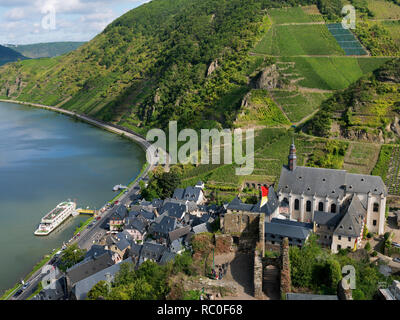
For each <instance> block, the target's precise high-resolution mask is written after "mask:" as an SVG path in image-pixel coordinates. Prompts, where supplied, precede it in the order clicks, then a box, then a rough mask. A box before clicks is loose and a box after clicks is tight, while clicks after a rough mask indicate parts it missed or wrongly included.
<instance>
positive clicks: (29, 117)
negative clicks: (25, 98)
mask: <svg viewBox="0 0 400 320" xmlns="http://www.w3.org/2000/svg"><path fill="white" fill-rule="evenodd" d="M145 161H146V156H145V153H144V151H143V150H142V149H141V147H140V146H139V145H136V144H135V143H132V142H130V141H128V140H126V139H123V138H121V137H119V136H117V135H114V134H112V133H108V132H106V131H104V130H100V129H98V128H95V127H93V126H91V125H89V124H86V123H82V122H78V121H75V120H73V119H71V118H69V117H67V116H64V115H60V114H58V113H54V112H51V111H46V110H41V109H35V108H30V107H27V106H20V105H16V104H9V103H0V293H1V292H3V291H5V290H6V289H8V288H10V287H12V286H13V285H14V284H15V283H16V282H18V281H19V280H20V279H22V278H23V277H24V276H26V274H27V273H29V272H30V271H31V270H32V268H33V266H34V265H35V264H36V263H37V262H38V261H40V260H41V258H42V257H43V256H44V255H46V254H48V253H49V252H51V251H52V249H54V248H57V247H60V246H61V245H62V243H63V242H64V241H66V240H68V239H70V238H71V237H72V236H73V233H74V231H75V229H76V227H77V226H79V224H80V222H81V221H83V220H85V219H87V217H83V216H78V217H75V218H70V219H69V220H67V221H66V222H65V223H64V224H63V225H62V226H60V227H59V228H58V229H56V230H55V231H54V232H53V233H52V234H50V235H49V236H47V237H36V236H34V235H33V232H34V231H35V230H36V227H37V226H38V224H39V222H40V220H41V218H42V217H43V216H44V215H45V214H46V213H47V212H49V211H50V210H51V209H53V208H54V207H55V206H56V205H57V204H58V203H60V202H62V201H65V200H68V199H71V200H76V201H77V205H78V207H81V208H86V207H87V206H89V207H90V208H97V209H98V208H101V207H102V206H103V205H104V204H105V203H106V202H107V201H109V200H111V199H112V198H113V197H114V196H115V194H114V193H113V191H112V187H113V186H114V185H116V184H120V183H121V184H128V183H129V182H130V181H132V180H133V179H134V178H136V177H137V176H138V175H139V173H140V170H141V168H142V166H143V164H144V163H145Z"/></svg>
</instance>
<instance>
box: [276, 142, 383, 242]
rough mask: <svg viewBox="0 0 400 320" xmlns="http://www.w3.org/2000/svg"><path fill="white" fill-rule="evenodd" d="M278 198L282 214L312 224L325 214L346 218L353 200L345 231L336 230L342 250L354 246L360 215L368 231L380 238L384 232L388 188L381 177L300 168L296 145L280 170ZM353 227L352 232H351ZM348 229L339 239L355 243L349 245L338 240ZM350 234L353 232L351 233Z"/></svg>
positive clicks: (344, 226) (291, 148) (341, 171)
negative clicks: (347, 239) (348, 239)
mask: <svg viewBox="0 0 400 320" xmlns="http://www.w3.org/2000/svg"><path fill="white" fill-rule="evenodd" d="M277 195H278V198H279V203H280V213H281V214H282V213H284V214H286V217H287V218H288V219H292V220H297V221H300V222H313V221H315V219H316V217H317V219H319V220H320V219H322V220H323V218H322V215H323V214H322V213H330V214H331V215H329V217H330V218H332V217H333V216H332V214H339V215H344V214H346V212H347V209H348V208H347V204H348V203H350V202H351V201H353V200H354V203H353V205H352V207H351V208H350V211H351V214H350V215H349V216H348V217H347V218H346V219H345V220H343V228H340V227H339V229H335V230H336V232H337V233H338V235H337V241H339V242H340V243H339V242H337V245H340V246H341V247H342V248H343V246H344V247H345V248H347V247H348V246H352V244H354V241H355V240H354V238H355V237H356V236H357V235H356V234H355V231H356V230H357V232H356V233H358V230H359V229H360V228H361V226H362V222H361V218H360V216H361V215H365V218H364V223H365V225H366V227H367V228H368V230H370V231H371V232H376V233H378V234H380V235H381V234H383V233H384V227H385V210H386V197H387V188H386V186H385V184H384V183H383V181H382V178H381V177H378V176H370V175H363V174H350V173H348V172H347V171H345V170H335V169H321V168H310V167H301V166H297V157H296V146H295V144H294V142H293V144H292V145H291V147H290V153H289V157H288V165H287V166H283V168H282V171H281V175H280V179H279V185H278V188H277ZM285 208H288V210H285ZM281 209H282V210H281ZM354 211H356V212H354ZM317 212H321V213H318V214H316V213H317ZM330 218H329V219H328V220H330ZM342 218H343V216H342ZM350 225H351V226H350ZM356 225H357V226H356ZM326 227H328V225H326ZM329 227H330V228H331V227H332V225H330V226H329ZM350 227H352V228H353V230H349V228H350ZM345 228H347V230H346V234H341V235H340V237H341V238H340V239H342V237H349V236H350V237H352V238H353V240H351V241H348V243H343V242H342V240H339V233H343V231H345V230H344V229H345ZM349 231H352V232H351V234H349V233H350V232H349ZM332 240H333V238H332ZM335 243H336V242H335ZM335 250H337V247H336V249H335Z"/></svg>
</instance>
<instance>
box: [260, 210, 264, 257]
mask: <svg viewBox="0 0 400 320" xmlns="http://www.w3.org/2000/svg"><path fill="white" fill-rule="evenodd" d="M258 243H259V247H260V250H261V257H264V256H265V214H264V213H261V214H260V219H259V222H258Z"/></svg>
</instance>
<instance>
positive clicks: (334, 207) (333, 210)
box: [331, 203, 336, 213]
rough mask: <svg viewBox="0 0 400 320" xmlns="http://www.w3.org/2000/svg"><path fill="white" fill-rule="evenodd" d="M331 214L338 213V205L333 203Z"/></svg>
mask: <svg viewBox="0 0 400 320" xmlns="http://www.w3.org/2000/svg"><path fill="white" fill-rule="evenodd" d="M331 213H336V204H335V203H332V205H331Z"/></svg>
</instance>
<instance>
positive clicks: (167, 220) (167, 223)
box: [149, 215, 178, 243]
mask: <svg viewBox="0 0 400 320" xmlns="http://www.w3.org/2000/svg"><path fill="white" fill-rule="evenodd" d="M160 217H161V216H160ZM177 226H178V221H177V220H176V219H175V218H173V217H169V216H167V215H165V216H163V217H162V219H161V220H160V221H159V222H155V223H153V224H152V225H151V226H150V228H149V233H150V234H151V235H152V236H153V238H154V239H156V240H158V241H159V242H162V243H165V242H166V241H167V240H168V236H169V233H170V232H171V231H173V230H175V229H177Z"/></svg>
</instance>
